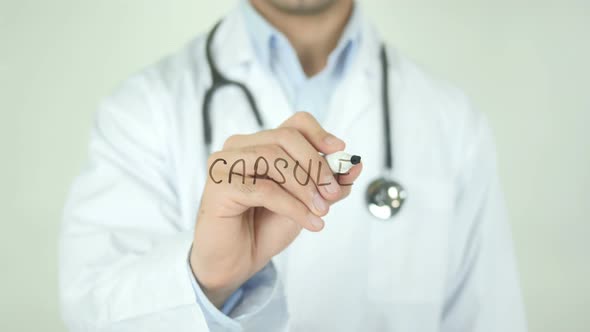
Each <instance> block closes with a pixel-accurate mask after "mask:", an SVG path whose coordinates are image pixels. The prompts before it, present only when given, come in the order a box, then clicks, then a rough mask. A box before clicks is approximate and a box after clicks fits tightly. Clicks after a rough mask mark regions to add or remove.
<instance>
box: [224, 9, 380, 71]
mask: <svg viewBox="0 0 590 332" xmlns="http://www.w3.org/2000/svg"><path fill="white" fill-rule="evenodd" d="M355 6H356V7H357V8H355V10H356V11H358V13H356V14H357V15H358V16H360V17H359V21H360V25H361V31H362V33H361V34H362V37H361V38H362V44H363V47H362V51H361V52H359V53H365V54H364V58H366V57H367V55H369V54H367V53H371V54H373V53H374V54H376V55H378V46H379V39H378V36H377V35H376V33H375V31H374V29H373V27H372V26H371V24H370V23H369V22H368V20H367V19H366V17H365V16H364V14H363V12H362V8H360V4H358V3H356V4H355ZM245 24H246V23H245V18H244V13H243V12H242V10H241V9H240V8H239V6H238V8H235V9H234V10H232V11H231V12H230V13H229V14H228V15H227V17H225V18H223V22H222V24H221V26H220V28H219V30H218V32H217V35H216V36H215V39H214V41H213V56H214V58H215V60H216V63H217V66H218V67H219V68H223V69H225V70H223V71H231V69H232V68H234V67H235V66H239V65H244V64H250V63H252V62H254V61H255V57H256V54H255V51H254V48H253V46H252V43H251V42H250V37H249V35H248V32H247V29H246V25H245ZM365 43H366V45H365ZM361 57H363V54H359V58H361ZM357 60H359V59H357ZM357 62H358V61H357ZM360 63H362V64H365V65H369V63H368V62H366V61H361V62H360ZM371 67H372V66H367V67H366V70H367V72H368V73H371V72H372V70H371Z"/></svg>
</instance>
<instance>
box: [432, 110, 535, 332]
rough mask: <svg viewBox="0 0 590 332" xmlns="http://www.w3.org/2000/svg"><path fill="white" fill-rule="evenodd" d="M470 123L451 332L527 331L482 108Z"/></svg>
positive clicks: (448, 322)
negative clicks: (481, 111) (481, 112)
mask: <svg viewBox="0 0 590 332" xmlns="http://www.w3.org/2000/svg"><path fill="white" fill-rule="evenodd" d="M471 115H472V118H470V120H468V121H467V122H466V128H468V129H466V131H465V133H466V134H465V135H464V136H463V137H462V138H461V141H462V142H465V144H466V145H467V146H468V147H467V148H462V149H460V150H461V152H460V153H459V155H461V156H462V162H461V166H460V167H459V168H458V169H459V171H458V174H457V179H458V182H459V183H460V188H461V189H460V190H459V193H458V198H457V201H456V205H457V206H456V209H457V211H458V214H457V215H456V218H455V221H456V224H455V225H453V228H452V229H451V230H450V232H451V235H450V237H451V239H450V243H451V246H453V247H452V248H453V250H451V252H452V255H453V257H451V260H450V262H451V265H450V268H451V269H450V271H451V273H450V275H449V278H448V283H447V285H448V287H447V289H448V292H447V296H446V304H445V308H444V312H443V315H442V330H443V331H447V332H462V331H465V332H467V331H469V332H484V331H489V332H492V331H503V332H522V331H526V322H525V316H524V309H523V304H522V298H521V292H520V286H519V281H518V273H517V268H516V263H515V255H514V250H513V245H512V240H511V234H510V233H511V232H510V227H509V223H508V218H507V213H506V208H505V205H504V201H503V195H502V192H501V189H500V184H499V179H498V174H497V173H498V172H497V168H496V157H495V147H494V144H493V139H492V134H491V131H490V129H489V127H488V125H487V122H486V121H485V118H484V117H483V116H482V115H481V114H479V113H475V112H473V113H471Z"/></svg>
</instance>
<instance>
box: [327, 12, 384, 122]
mask: <svg viewBox="0 0 590 332" xmlns="http://www.w3.org/2000/svg"><path fill="white" fill-rule="evenodd" d="M362 29H363V31H362V34H361V36H362V37H361V41H360V44H359V49H358V53H357V54H356V59H353V63H352V66H351V67H349V68H348V69H347V70H348V72H346V73H345V77H344V80H343V81H342V82H341V84H340V85H339V86H338V88H337V89H336V91H335V92H334V95H333V97H332V101H331V103H330V110H329V112H328V114H327V116H326V117H325V121H324V126H325V128H326V129H327V130H329V131H332V132H334V133H344V132H346V131H347V130H349V129H350V128H351V126H352V125H353V124H354V123H355V120H356V119H358V117H359V116H362V115H363V114H365V113H366V112H368V111H369V110H370V109H371V108H372V107H374V106H375V105H380V100H381V99H380V98H381V97H380V96H381V94H380V91H381V90H380V89H381V85H380V82H381V77H380V75H381V73H380V68H381V67H380V64H379V61H378V60H379V47H380V39H379V36H378V35H377V33H376V31H375V30H374V29H373V27H372V26H371V25H370V24H369V23H368V22H367V20H366V19H364V18H363V22H362Z"/></svg>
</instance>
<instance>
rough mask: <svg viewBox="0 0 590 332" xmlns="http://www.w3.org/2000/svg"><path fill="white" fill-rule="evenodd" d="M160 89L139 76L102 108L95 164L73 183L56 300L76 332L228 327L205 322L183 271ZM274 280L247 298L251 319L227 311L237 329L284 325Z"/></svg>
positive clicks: (182, 229) (183, 236)
mask: <svg viewBox="0 0 590 332" xmlns="http://www.w3.org/2000/svg"><path fill="white" fill-rule="evenodd" d="M158 93H159V91H158V89H156V88H154V86H153V84H148V83H147V80H146V79H145V77H143V76H137V77H134V78H132V79H131V80H129V81H128V82H127V83H126V84H125V85H124V86H123V88H121V89H119V90H118V92H117V93H115V94H114V95H113V96H111V97H110V98H108V99H106V100H105V101H104V102H103V103H102V104H101V107H100V109H99V111H98V113H97V117H96V121H95V126H94V128H93V131H92V136H91V140H90V147H89V162H88V164H87V166H86V167H85V169H84V170H83V172H82V174H81V175H80V176H78V177H77V179H76V180H75V181H74V184H73V186H72V188H71V191H70V194H69V198H68V200H67V203H66V207H65V211H64V220H63V227H62V234H61V238H60V267H59V268H60V271H59V272H60V303H61V307H62V308H61V309H62V315H63V318H64V321H65V322H66V325H67V326H68V328H69V329H70V330H71V331H142V332H148V331H175V332H182V331H192V332H202V331H209V330H211V331H219V330H223V331H226V330H228V329H225V328H224V326H223V324H224V322H223V321H222V322H217V321H215V319H214V318H215V317H213V319H206V318H210V317H211V316H210V313H209V312H207V310H208V309H207V307H206V306H205V304H206V303H203V302H204V301H197V300H196V298H195V292H194V289H193V285H192V276H191V275H190V274H189V273H187V259H188V253H189V250H190V247H191V244H192V239H193V227H192V226H193V225H186V222H185V223H184V224H183V222H182V219H183V218H182V216H181V215H180V214H181V212H180V211H179V210H180V208H179V202H178V201H179V198H178V197H177V195H178V193H177V188H176V186H175V184H174V181H173V176H172V175H173V174H171V173H172V172H171V171H170V169H171V168H170V167H169V162H170V160H168V158H166V155H165V152H164V151H166V147H165V144H166V139H165V136H166V135H165V133H164V130H162V128H161V127H162V122H163V121H164V120H163V118H162V115H161V114H160V113H164V112H163V111H164V110H163V109H162V106H161V105H159V102H160V101H159V100H158V99H159V98H158ZM195 204H198V202H196V203H195ZM272 277H273V278H274V279H273V280H270V279H268V278H266V279H265V282H264V283H263V285H264V286H265V287H266V290H265V292H266V293H265V294H269V295H268V298H263V299H260V296H258V297H257V298H256V297H255V300H252V298H249V297H248V296H244V298H243V299H242V301H241V304H240V305H239V306H238V307H241V308H245V309H244V311H245V312H246V314H247V315H246V316H247V317H246V318H248V319H247V320H246V321H239V320H238V319H236V320H233V319H229V318H227V317H225V318H224V319H226V320H227V321H229V322H232V323H233V324H234V326H233V327H235V330H245V329H246V328H245V327H249V326H251V327H253V328H256V326H258V327H260V326H259V325H257V324H266V323H272V322H275V323H276V324H280V323H281V322H280V321H278V320H280V319H281V318H280V317H282V316H281V315H280V314H278V313H277V312H276V310H278V311H279V312H280V309H277V308H280V307H281V303H282V302H281V299H282V298H281V297H280V296H276V295H277V294H278V293H279V291H278V290H277V289H278V288H279V285H277V278H276V275H272ZM269 288H270V290H271V291H269V290H268V289H269ZM248 293H249V294H250V293H251V294H260V292H256V291H255V290H249V292H248ZM256 300H258V301H259V302H256ZM252 301H254V302H255V303H252ZM277 301H278V302H281V303H278V304H277ZM261 302H262V303H263V304H264V305H260V303H261ZM255 305H258V306H255ZM283 305H284V303H283ZM254 307H255V308H256V310H255V311H256V312H252V311H249V310H247V309H248V308H254ZM275 309H276V310H275ZM273 310H275V311H273ZM204 311H205V312H204ZM212 322H213V324H216V325H215V326H208V323H210V324H212ZM271 326H272V325H271ZM275 326H276V325H275ZM231 330H234V329H233V328H232V329H231Z"/></svg>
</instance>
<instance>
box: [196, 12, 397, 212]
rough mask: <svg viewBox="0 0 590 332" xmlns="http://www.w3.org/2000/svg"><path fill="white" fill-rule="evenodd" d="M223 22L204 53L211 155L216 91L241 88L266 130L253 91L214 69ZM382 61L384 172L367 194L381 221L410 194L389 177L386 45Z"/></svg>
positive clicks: (206, 134) (205, 124) (207, 138)
mask: <svg viewBox="0 0 590 332" xmlns="http://www.w3.org/2000/svg"><path fill="white" fill-rule="evenodd" d="M220 23H221V21H219V22H217V24H215V26H214V27H213V28H212V29H211V31H210V32H209V34H208V35H207V40H206V44H205V53H206V57H207V64H208V66H209V70H210V71H211V86H210V87H209V88H208V89H207V91H206V92H205V96H204V99H203V108H202V111H203V135H204V139H205V144H206V146H207V148H208V151H210V150H211V149H210V147H211V141H212V126H211V114H210V113H211V112H210V106H211V101H212V99H213V95H214V94H215V92H217V90H219V89H221V88H223V87H226V86H233V87H236V88H238V89H239V90H240V91H241V92H242V93H243V94H244V95H245V96H246V100H247V101H248V105H249V107H250V109H251V110H252V113H254V117H255V118H256V122H257V123H258V126H260V128H264V122H263V120H262V116H261V115H260V111H259V109H258V106H257V105H256V100H255V99H254V96H253V95H252V93H251V92H250V90H249V89H248V88H247V87H246V86H245V85H244V84H243V83H241V82H237V81H234V80H231V79H229V78H227V77H225V76H224V75H223V74H221V72H220V71H219V69H218V68H217V66H216V65H215V61H214V60H213V55H212V53H211V45H212V43H213V38H214V36H215V33H216V32H217V28H219V26H220ZM379 56H380V60H381V76H382V84H381V108H382V110H383V124H384V127H383V129H384V143H385V144H384V146H385V169H384V171H383V174H384V175H382V176H380V177H379V178H377V179H375V180H373V181H372V182H371V183H370V184H369V186H368V187H367V191H366V193H365V200H366V203H367V207H368V209H369V212H370V213H371V214H372V215H373V216H375V217H377V218H379V219H382V220H388V219H392V218H393V216H395V215H396V214H397V213H398V212H399V211H400V209H401V208H402V206H403V205H404V201H405V200H406V197H407V193H406V190H405V189H404V187H403V186H402V185H401V184H400V183H399V182H397V181H394V180H393V179H391V178H390V177H388V176H387V174H392V173H393V146H392V142H391V141H392V138H391V126H390V120H391V118H390V107H389V106H390V104H389V93H388V91H389V74H388V72H387V69H388V67H389V65H388V62H387V53H386V50H385V45H383V44H382V45H381V51H380V54H379Z"/></svg>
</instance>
